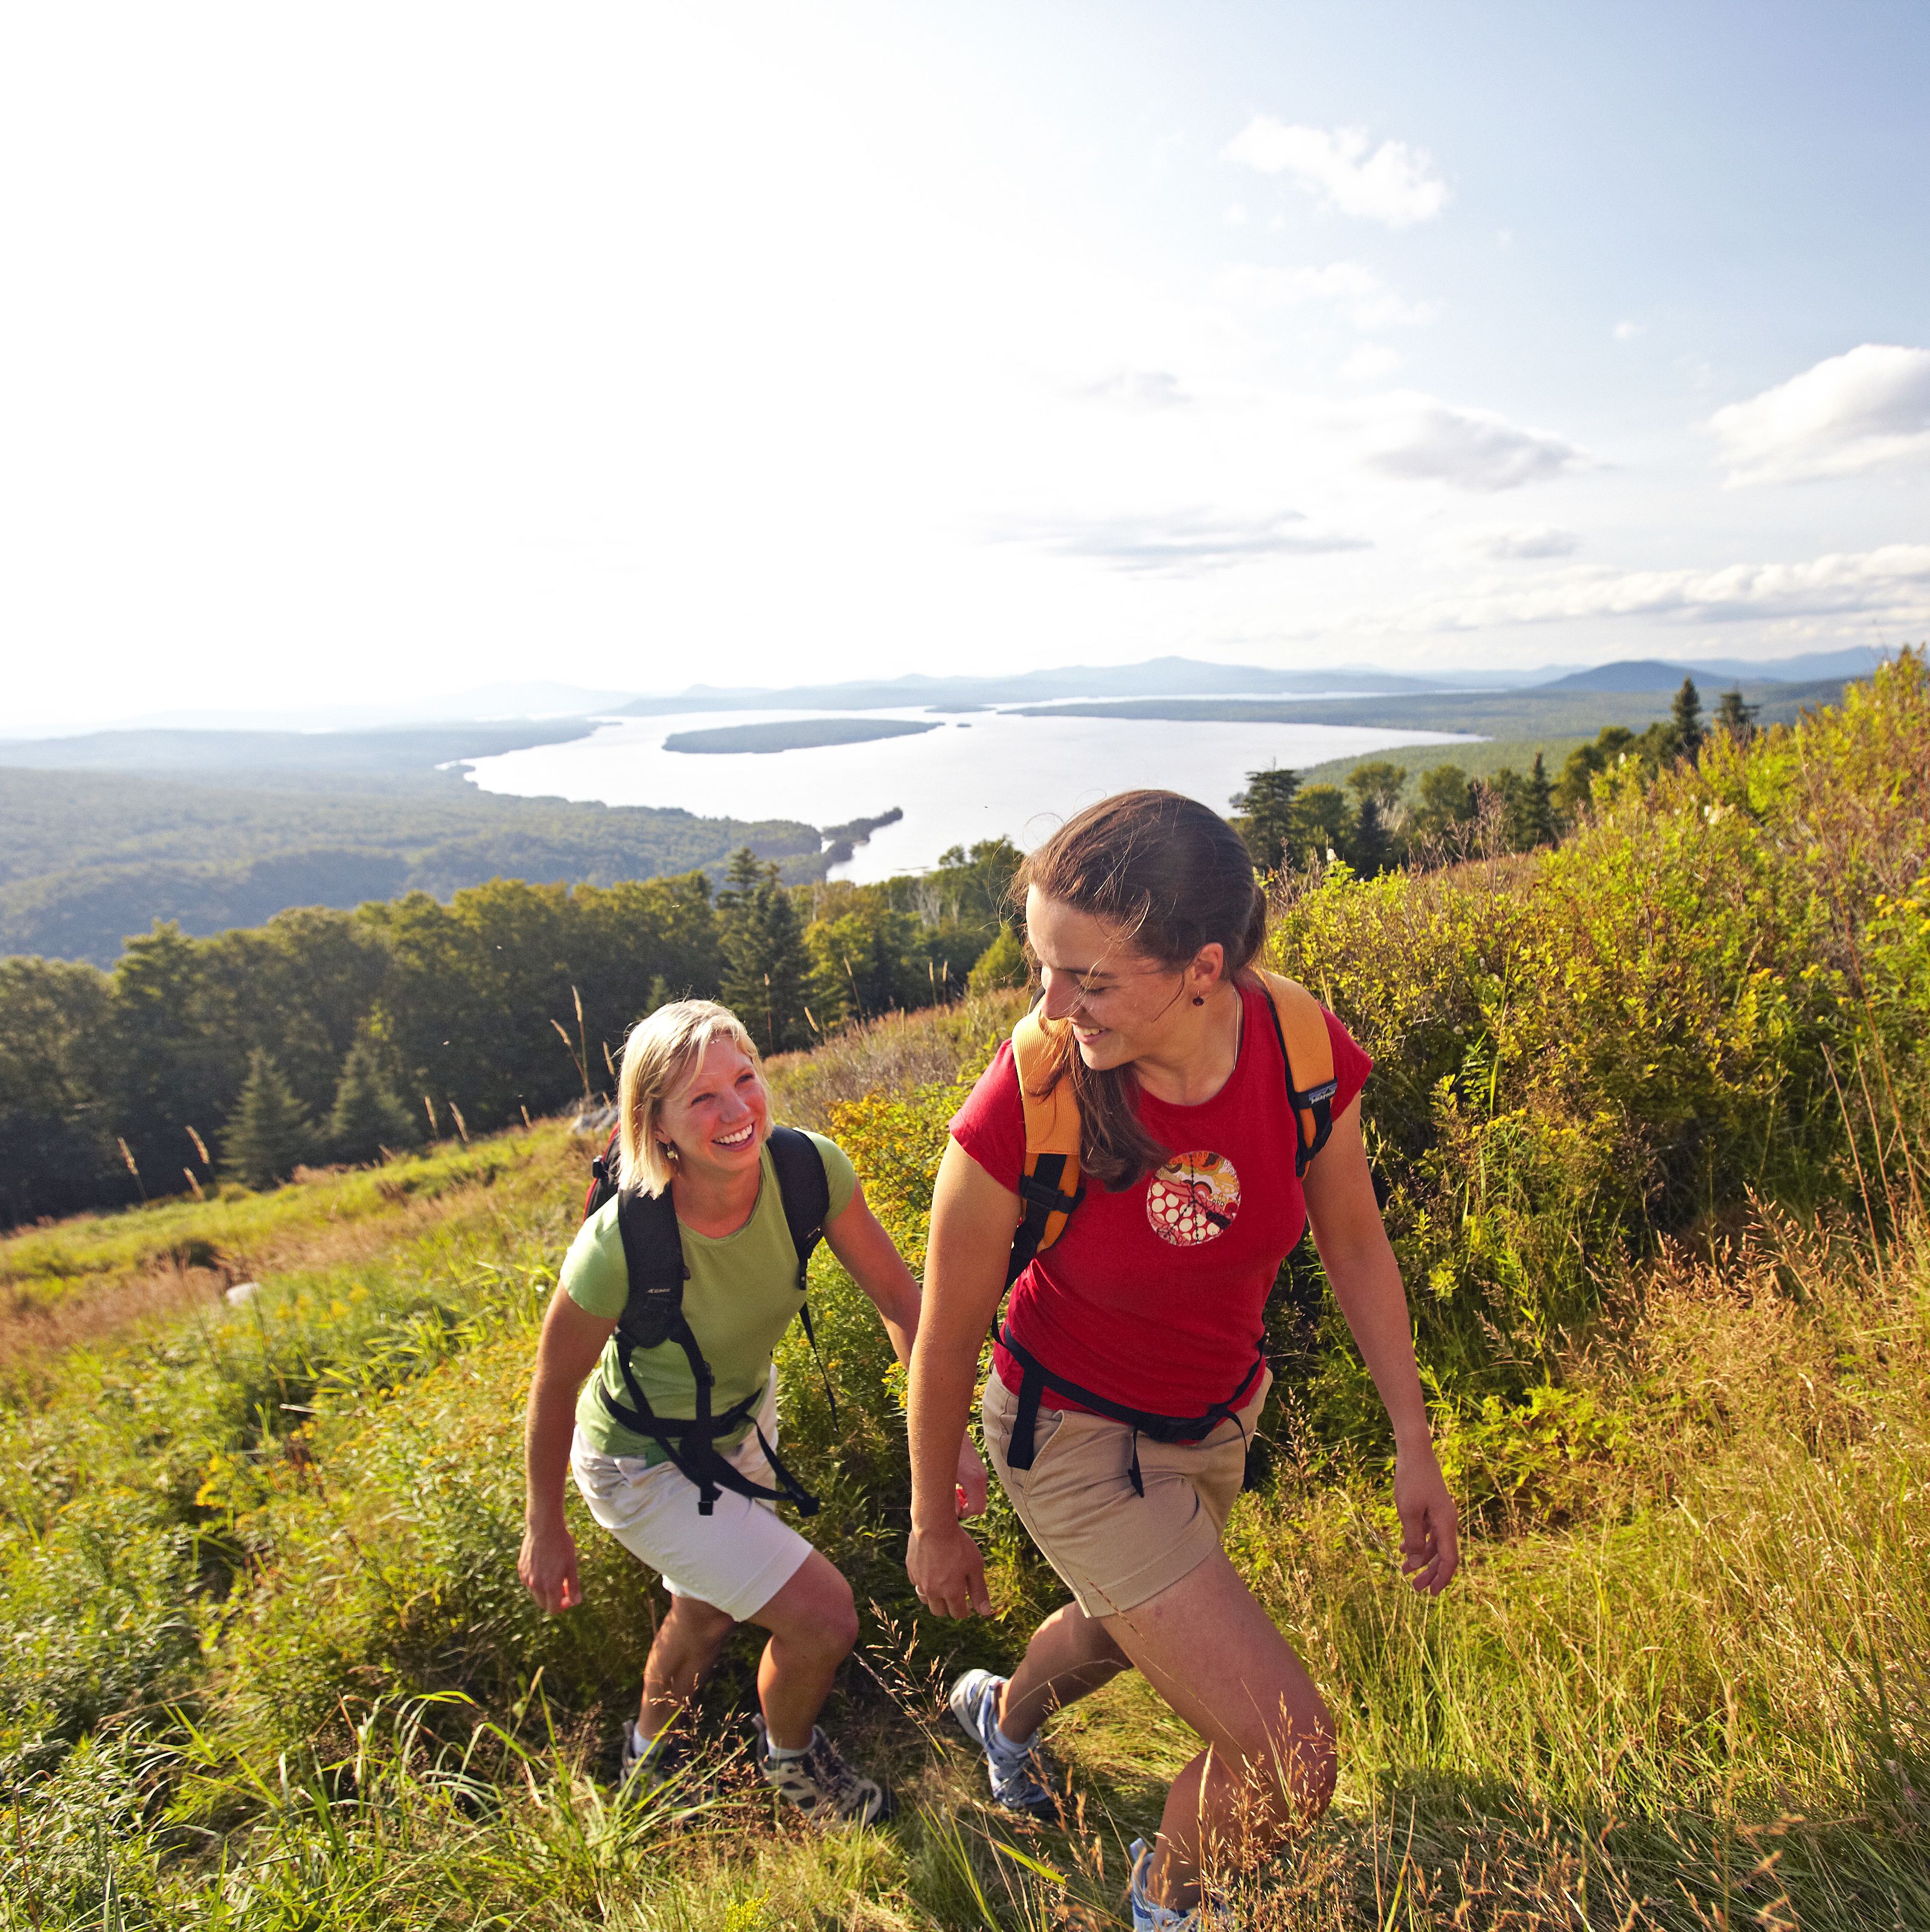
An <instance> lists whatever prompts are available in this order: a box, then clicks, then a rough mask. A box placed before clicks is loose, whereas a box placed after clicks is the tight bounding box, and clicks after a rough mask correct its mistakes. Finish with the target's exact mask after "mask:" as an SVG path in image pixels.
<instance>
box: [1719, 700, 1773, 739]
mask: <svg viewBox="0 0 1930 1932" xmlns="http://www.w3.org/2000/svg"><path fill="white" fill-rule="evenodd" d="M1760 709H1762V706H1760V705H1759V704H1751V703H1747V702H1746V701H1745V700H1744V698H1743V696H1742V686H1741V685H1736V686H1735V688H1733V689H1732V690H1729V691H1724V693H1723V694H1722V696H1721V699H1720V700H1719V701H1718V703H1717V705H1716V707H1715V726H1716V729H1717V730H1720V731H1726V732H1727V733H1728V734H1729V735H1730V737H1732V738H1733V739H1735V740H1736V743H1737V744H1739V745H1746V744H1747V743H1748V742H1749V740H1750V739H1751V738H1753V737H1754V736H1755V735H1756V713H1757V712H1758V711H1760Z"/></svg>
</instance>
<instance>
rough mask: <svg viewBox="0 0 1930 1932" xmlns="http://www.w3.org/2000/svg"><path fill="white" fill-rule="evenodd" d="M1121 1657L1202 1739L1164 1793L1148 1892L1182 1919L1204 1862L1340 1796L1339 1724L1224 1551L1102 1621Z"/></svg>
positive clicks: (1289, 1825) (1277, 1831)
mask: <svg viewBox="0 0 1930 1932" xmlns="http://www.w3.org/2000/svg"><path fill="white" fill-rule="evenodd" d="M1105 1621H1106V1628H1107V1629H1108V1630H1109V1631H1111V1632H1112V1635H1113V1637H1114V1638H1115V1640H1116V1641H1117V1643H1118V1645H1119V1647H1120V1649H1121V1650H1123V1651H1124V1652H1125V1653H1126V1655H1127V1656H1128V1657H1129V1658H1130V1659H1131V1660H1132V1661H1133V1663H1134V1664H1136V1665H1137V1666H1138V1667H1139V1669H1140V1670H1142V1671H1143V1672H1144V1673H1145V1676H1146V1679H1147V1681H1148V1682H1149V1683H1150V1684H1151V1685H1152V1686H1153V1688H1154V1689H1155V1690H1157V1691H1158V1692H1159V1694H1160V1696H1161V1697H1163V1698H1165V1700H1166V1702H1167V1703H1169V1704H1170V1705H1171V1706H1172V1708H1173V1709H1174V1710H1175V1712H1178V1715H1180V1716H1181V1717H1182V1718H1184V1719H1185V1720H1186V1721H1187V1723H1188V1724H1190V1725H1191V1726H1192V1727H1193V1729H1194V1730H1196V1731H1197V1732H1198V1733H1199V1735H1200V1736H1202V1738H1204V1739H1205V1741H1206V1745H1207V1748H1206V1749H1205V1751H1202V1752H1201V1753H1200V1754H1199V1756H1198V1757H1196V1758H1195V1759H1194V1760H1193V1762H1192V1763H1190V1764H1189V1765H1188V1766H1187V1768H1186V1769H1185V1770H1184V1771H1183V1772H1181V1774H1180V1775H1179V1777H1178V1778H1177V1779H1175V1781H1174V1783H1173V1787H1172V1790H1170V1791H1169V1793H1167V1794H1166V1812H1165V1815H1164V1817H1163V1818H1162V1820H1160V1837H1159V1842H1158V1843H1157V1845H1156V1846H1154V1852H1153V1858H1152V1863H1151V1868H1150V1870H1149V1871H1148V1874H1147V1884H1146V1889H1147V1891H1148V1894H1150V1895H1151V1897H1153V1898H1154V1900H1157V1902H1158V1903H1160V1904H1163V1905H1170V1906H1174V1907H1175V1909H1179V1910H1182V1911H1184V1910H1185V1909H1187V1908H1188V1907H1190V1906H1192V1905H1193V1903H1195V1902H1196V1900H1197V1899H1198V1897H1199V1866H1200V1862H1201V1858H1202V1853H1203V1852H1207V1851H1208V1850H1211V1851H1214V1852H1221V1853H1224V1854H1226V1855H1229V1856H1231V1857H1232V1858H1234V1859H1235V1860H1241V1859H1244V1858H1253V1857H1256V1856H1258V1855H1259V1854H1261V1853H1262V1852H1265V1851H1266V1850H1267V1849H1268V1848H1269V1847H1270V1846H1272V1845H1274V1844H1275V1843H1277V1842H1278V1841H1280V1839H1281V1838H1283V1837H1284V1836H1285V1835H1286V1834H1287V1833H1288V1832H1290V1831H1291V1830H1292V1829H1293V1828H1294V1826H1295V1825H1296V1824H1297V1823H1300V1822H1301V1821H1303V1820H1307V1819H1310V1818H1315V1817H1319V1814H1321V1813H1322V1811H1325V1809H1326V1808H1327V1805H1328V1801H1329V1800H1330V1799H1331V1798H1332V1796H1333V1795H1334V1773H1335V1769H1336V1760H1335V1757H1334V1725H1333V1720H1332V1719H1331V1718H1330V1717H1329V1716H1328V1712H1327V1707H1326V1706H1325V1704H1323V1703H1322V1702H1321V1700H1320V1694H1319V1691H1316V1689H1315V1688H1313V1679H1311V1678H1310V1677H1309V1676H1307V1672H1306V1670H1305V1669H1304V1667H1303V1666H1302V1665H1301V1661H1300V1660H1299V1658H1297V1657H1296V1656H1295V1655H1294V1654H1293V1647H1292V1645H1290V1644H1289V1643H1288V1642H1287V1641H1286V1639H1285V1638H1284V1637H1282V1636H1281V1635H1280V1632H1279V1631H1277V1630H1276V1629H1275V1628H1274V1625H1273V1623H1272V1621H1271V1619H1270V1618H1269V1617H1268V1616H1267V1613H1265V1610H1262V1609H1261V1607H1260V1606H1259V1604H1258V1603H1257V1602H1256V1601H1255V1599H1254V1597H1253V1592H1251V1591H1250V1590H1249V1589H1247V1586H1246V1585H1245V1584H1244V1583H1242V1582H1241V1580H1240V1578H1239V1576H1238V1573H1237V1572H1236V1571H1235V1570H1234V1568H1233V1566H1232V1564H1231V1563H1229V1562H1228V1561H1227V1560H1226V1555H1225V1553H1224V1552H1223V1551H1220V1550H1215V1551H1214V1553H1213V1554H1212V1555H1211V1556H1209V1557H1208V1559H1206V1561H1205V1562H1204V1563H1202V1564H1201V1565H1199V1567H1198V1568H1196V1569H1195V1570H1193V1571H1190V1572H1189V1573H1188V1574H1187V1575H1185V1576H1184V1577H1181V1579H1180V1580H1179V1581H1178V1583H1174V1584H1172V1585H1169V1586H1168V1587H1167V1588H1166V1589H1163V1590H1162V1591H1161V1592H1160V1594H1159V1595H1157V1596H1156V1597H1154V1598H1151V1600H1150V1601H1148V1602H1146V1603H1143V1604H1136V1605H1135V1606H1134V1607H1133V1608H1132V1609H1131V1610H1124V1611H1121V1612H1119V1613H1117V1614H1116V1615H1115V1616H1109V1617H1108V1618H1106V1620H1105Z"/></svg>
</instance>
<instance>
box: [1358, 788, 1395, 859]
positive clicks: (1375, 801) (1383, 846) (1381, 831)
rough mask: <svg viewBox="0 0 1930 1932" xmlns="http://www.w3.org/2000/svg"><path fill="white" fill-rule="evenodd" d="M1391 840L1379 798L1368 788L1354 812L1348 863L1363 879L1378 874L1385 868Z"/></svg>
mask: <svg viewBox="0 0 1930 1932" xmlns="http://www.w3.org/2000/svg"><path fill="white" fill-rule="evenodd" d="M1391 856H1392V855H1391V841H1390V840H1389V839H1388V835H1387V824H1386V821H1385V820H1383V819H1382V817H1381V815H1380V800H1379V798H1378V797H1376V796H1375V794H1374V793H1372V792H1371V791H1369V792H1365V793H1363V794H1362V795H1361V807H1360V810H1359V811H1358V812H1356V813H1355V815H1354V834H1353V836H1352V838H1350V839H1349V841H1347V863H1348V864H1349V865H1351V866H1352V867H1353V868H1354V870H1355V871H1356V872H1358V874H1360V876H1361V877H1362V878H1364V879H1374V878H1378V877H1379V876H1380V874H1382V873H1383V872H1384V871H1386V870H1387V868H1388V861H1389V859H1390V858H1391Z"/></svg>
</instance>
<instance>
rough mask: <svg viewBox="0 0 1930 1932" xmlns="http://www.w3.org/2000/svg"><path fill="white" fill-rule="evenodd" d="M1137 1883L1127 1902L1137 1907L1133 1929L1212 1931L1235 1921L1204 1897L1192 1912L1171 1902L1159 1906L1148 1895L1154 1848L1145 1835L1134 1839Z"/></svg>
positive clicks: (1149, 1931) (1135, 1931) (1148, 1931)
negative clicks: (1148, 1872) (1147, 1869)
mask: <svg viewBox="0 0 1930 1932" xmlns="http://www.w3.org/2000/svg"><path fill="white" fill-rule="evenodd" d="M1131 1855H1132V1860H1133V1885H1132V1889H1131V1890H1130V1891H1129V1892H1128V1893H1127V1903H1129V1904H1130V1906H1132V1908H1133V1932H1211V1928H1214V1927H1226V1926H1230V1925H1231V1924H1232V1922H1233V1921H1232V1919H1231V1918H1229V1916H1228V1915H1227V1914H1226V1912H1225V1911H1224V1910H1223V1909H1221V1908H1220V1907H1219V1906H1213V1905H1208V1903H1206V1901H1205V1900H1204V1899H1202V1900H1200V1902H1199V1903H1198V1904H1197V1905H1196V1906H1194V1907H1193V1909H1192V1910H1191V1911H1190V1912H1175V1910H1174V1909H1173V1908H1172V1906H1170V1905H1155V1904H1154V1903H1153V1901H1152V1900H1151V1899H1150V1898H1148V1897H1147V1896H1146V1888H1145V1867H1147V1866H1148V1864H1151V1862H1152V1856H1153V1848H1152V1846H1150V1845H1149V1844H1148V1843H1146V1841H1145V1839H1143V1838H1135V1839H1134V1840H1133V1849H1132V1854H1131Z"/></svg>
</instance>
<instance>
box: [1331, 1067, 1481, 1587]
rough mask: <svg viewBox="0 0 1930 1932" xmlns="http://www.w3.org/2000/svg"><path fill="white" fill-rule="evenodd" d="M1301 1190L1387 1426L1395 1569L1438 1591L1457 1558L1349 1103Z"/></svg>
mask: <svg viewBox="0 0 1930 1932" xmlns="http://www.w3.org/2000/svg"><path fill="white" fill-rule="evenodd" d="M1305 1185H1306V1192H1307V1218H1308V1220H1310V1222H1311V1223H1312V1224H1313V1241H1314V1245H1315V1246H1316V1247H1318V1248H1319V1250H1320V1260H1321V1263H1322V1265H1323V1266H1324V1267H1325V1269H1326V1271H1327V1279H1328V1280H1329V1281H1330V1282H1331V1283H1333V1286H1334V1300H1335V1301H1337V1302H1338V1303H1339V1304H1340V1313H1342V1314H1343V1315H1344V1316H1346V1319H1347V1326H1348V1328H1349V1330H1351V1331H1352V1334H1353V1337H1354V1342H1355V1346H1357V1347H1358V1349H1359V1350H1360V1352H1361V1360H1362V1361H1364V1362H1365V1363H1366V1364H1367V1373H1368V1374H1370V1376H1373V1385H1374V1387H1375V1388H1376V1390H1377V1391H1379V1395H1380V1399H1381V1401H1382V1403H1383V1404H1384V1405H1385V1407H1386V1409H1387V1414H1388V1421H1391V1423H1392V1424H1393V1425H1394V1506H1395V1508H1397V1510H1398V1511H1399V1512H1400V1529H1401V1556H1402V1565H1401V1567H1402V1568H1403V1569H1404V1570H1405V1571H1406V1572H1407V1575H1408V1580H1409V1582H1410V1583H1412V1584H1413V1586H1414V1587H1415V1589H1417V1590H1427V1591H1429V1592H1433V1593H1434V1594H1435V1595H1439V1592H1441V1591H1442V1590H1444V1589H1446V1588H1447V1586H1448V1579H1449V1578H1450V1577H1452V1576H1453V1575H1454V1571H1455V1568H1456V1566H1457V1564H1458V1563H1459V1562H1460V1553H1459V1544H1458V1541H1457V1534H1456V1521H1455V1511H1454V1501H1453V1499H1452V1498H1451V1497H1450V1496H1449V1495H1448V1486H1447V1483H1446V1481H1445V1479H1444V1478H1442V1474H1441V1469H1440V1465H1439V1463H1438V1462H1436V1460H1435V1457H1434V1445H1433V1436H1432V1435H1431V1433H1430V1431H1429V1429H1428V1427H1427V1402H1426V1400H1425V1399H1424V1397H1423V1396H1422V1394H1421V1377H1420V1373H1419V1372H1418V1370H1417V1369H1416V1367H1415V1361H1414V1331H1413V1328H1412V1322H1411V1320H1410V1319H1409V1314H1408V1310H1407V1292H1406V1289H1404V1288H1403V1286H1401V1280H1400V1264H1399V1262H1397V1261H1396V1260H1395V1259H1394V1250H1393V1249H1392V1248H1391V1247H1389V1246H1388V1239H1387V1229H1386V1228H1385V1226H1384V1225H1383V1224H1382V1220H1381V1218H1380V1204H1379V1202H1377V1201H1376V1199H1374V1191H1373V1175H1372V1174H1371V1173H1370V1172H1369V1170H1368V1168H1367V1149H1366V1147H1365V1146H1364V1144H1363V1143H1362V1142H1361V1104H1360V1102H1359V1101H1358V1100H1355V1102H1354V1103H1353V1105H1352V1106H1350V1107H1349V1108H1348V1109H1347V1111H1346V1112H1345V1113H1344V1114H1343V1115H1341V1116H1340V1118H1339V1119H1338V1120H1337V1121H1335V1122H1334V1131H1333V1133H1332V1134H1331V1136H1330V1137H1329V1138H1328V1142H1327V1145H1325V1147H1324V1148H1322V1150H1321V1151H1320V1153H1319V1156H1318V1157H1316V1159H1315V1160H1314V1162H1313V1166H1310V1168H1309V1169H1307V1175H1306V1183H1305Z"/></svg>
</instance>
